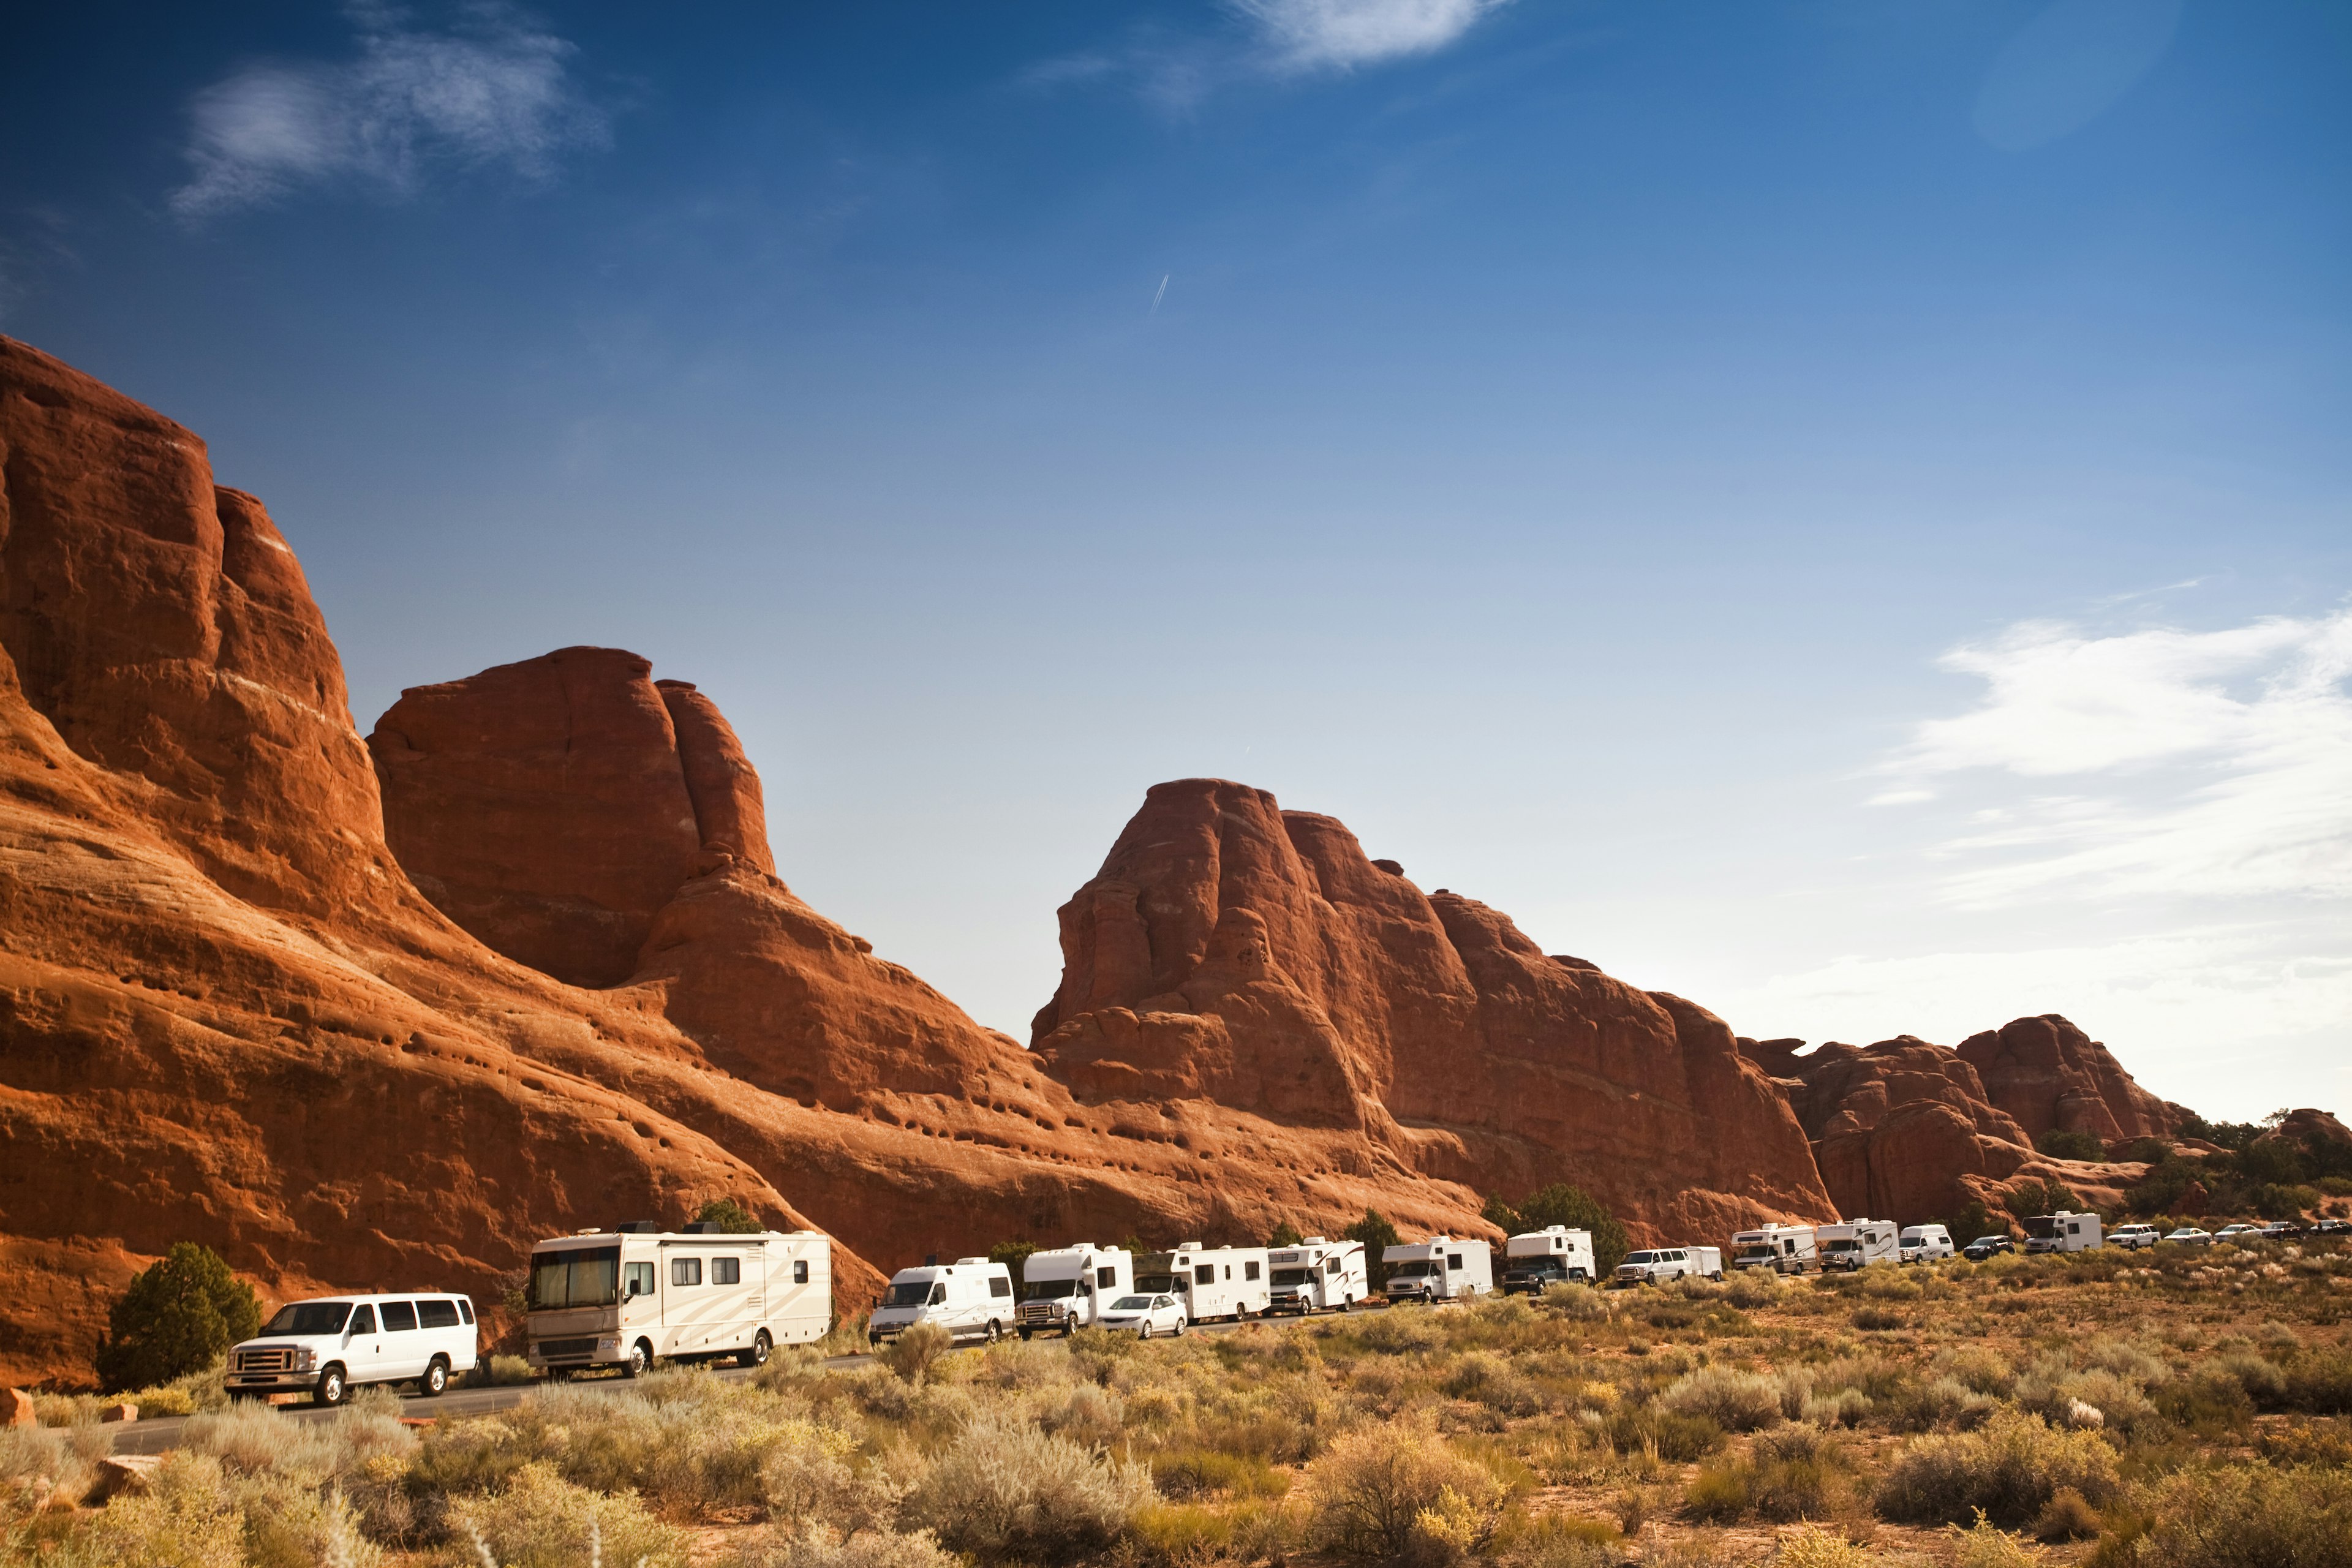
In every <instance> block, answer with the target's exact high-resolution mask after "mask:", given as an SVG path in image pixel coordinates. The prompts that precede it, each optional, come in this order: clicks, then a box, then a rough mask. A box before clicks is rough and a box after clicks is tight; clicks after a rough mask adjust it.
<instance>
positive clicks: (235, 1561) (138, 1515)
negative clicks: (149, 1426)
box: [37, 1451, 246, 1568]
mask: <svg viewBox="0 0 2352 1568" xmlns="http://www.w3.org/2000/svg"><path fill="white" fill-rule="evenodd" d="M37 1561H53V1562H57V1563H59V1564H60V1568H63V1564H67V1563H69V1564H71V1568H243V1565H244V1563H245V1561H246V1557H245V1520H244V1515H243V1513H242V1511H241V1510H239V1509H238V1508H237V1506H236V1499H235V1496H234V1494H233V1493H232V1491H231V1489H230V1486H229V1481H228V1478H227V1477H226V1476H225V1475H224V1474H223V1473H222V1471H221V1466H220V1461H219V1460H218V1459H215V1458H212V1457H211V1456H210V1455H206V1454H191V1453H187V1452H184V1451H175V1452H173V1453H171V1454H168V1455H166V1456H165V1457H164V1459H163V1463H162V1464H161V1465H158V1466H157V1467H156V1468H155V1472H154V1474H153V1476H152V1477H151V1478H150V1479H149V1482H148V1485H147V1487H146V1489H144V1490H142V1491H138V1492H132V1493H130V1494H128V1495H125V1496H122V1497H119V1498H116V1499H115V1500H113V1501H111V1502H110V1503H109V1504H108V1505H107V1506H106V1507H104V1508H102V1509H100V1510H98V1511H97V1513H96V1514H95V1515H94V1516H92V1518H91V1519H90V1521H89V1524H88V1525H86V1526H84V1527H83V1528H82V1529H80V1530H79V1531H76V1532H75V1534H74V1536H73V1538H72V1539H71V1540H69V1541H68V1542H64V1543H61V1548H60V1551H59V1552H58V1553H57V1554H55V1555H54V1556H53V1557H50V1558H47V1559H37Z"/></svg>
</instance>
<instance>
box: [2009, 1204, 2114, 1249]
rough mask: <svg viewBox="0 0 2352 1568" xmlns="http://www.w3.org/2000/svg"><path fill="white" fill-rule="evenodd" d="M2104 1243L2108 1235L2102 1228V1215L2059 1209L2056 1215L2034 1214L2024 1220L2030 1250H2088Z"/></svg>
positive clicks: (2026, 1239)
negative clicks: (2100, 1218) (2100, 1220)
mask: <svg viewBox="0 0 2352 1568" xmlns="http://www.w3.org/2000/svg"><path fill="white" fill-rule="evenodd" d="M2105 1245H2106V1238H2105V1237H2104V1236H2102V1235H2101V1234H2100V1231H2099V1216H2098V1215H2095V1214H2076V1213H2075V1212H2074V1210H2072V1209H2060V1210H2059V1211H2058V1212H2057V1213H2056V1214H2038V1215H2034V1216H2033V1217H2032V1219H2029V1220H2027V1221H2026V1222H2025V1250H2026V1251H2028V1252H2087V1251H2088V1250H2090V1249H2091V1248H2092V1247H2104V1246H2105Z"/></svg>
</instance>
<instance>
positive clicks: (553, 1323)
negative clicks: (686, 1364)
mask: <svg viewBox="0 0 2352 1568" xmlns="http://www.w3.org/2000/svg"><path fill="white" fill-rule="evenodd" d="M524 1306H525V1308H526V1309H527V1310H526V1314H525V1319H524V1321H525V1325H526V1327H527V1329H528V1331H529V1333H530V1354H529V1357H528V1359H529V1360H530V1364H531V1365H533V1366H535V1367H541V1368H544V1369H545V1370H546V1371H547V1373H549V1374H550V1375H551V1376H553V1377H569V1376H570V1375H571V1374H572V1373H575V1372H580V1371H583V1370H585V1369H587V1368H590V1367H599V1366H616V1367H618V1368H620V1369H621V1375H622V1376H624V1377H635V1376H636V1375H637V1374H638V1373H641V1372H643V1371H645V1370H646V1368H647V1367H649V1366H651V1365H652V1364H653V1363H655V1362H656V1360H669V1361H709V1360H713V1359H716V1358H718V1357H720V1356H732V1357H734V1358H735V1360H736V1362H737V1363H738V1364H740V1365H743V1366H757V1365H759V1364H760V1363H761V1362H764V1361H766V1360H767V1359H768V1352H769V1351H770V1350H771V1349H772V1348H773V1347H774V1346H777V1345H790V1344H808V1343H812V1342H814V1341H817V1340H821V1339H823V1338H824V1336H825V1332H826V1331H827V1330H829V1329H830V1328H831V1327H832V1325H833V1243H832V1242H831V1240H829V1239H828V1238H827V1237H824V1235H823V1234H821V1233H820V1232H817V1231H814V1230H795V1231H790V1232H785V1231H775V1230H771V1231H755V1232H752V1233H751V1234H749V1235H734V1234H729V1233H726V1232H721V1231H717V1230H707V1229H704V1228H702V1227H701V1226H687V1227H686V1228H685V1229H684V1230H664V1229H662V1228H661V1227H660V1226H658V1225H656V1224H655V1223H654V1222H653V1221H651V1220H636V1221H633V1222H631V1223H629V1224H625V1225H622V1226H617V1227H615V1228H614V1229H612V1230H583V1231H581V1232H580V1233H579V1234H577V1235H575V1236H563V1237H555V1238H553V1239H552V1240H549V1241H542V1242H541V1243H540V1244H539V1245H538V1246H536V1247H532V1248H531V1249H530V1284H529V1285H528V1286H526V1287H525V1289H524Z"/></svg>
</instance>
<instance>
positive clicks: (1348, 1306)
mask: <svg viewBox="0 0 2352 1568" xmlns="http://www.w3.org/2000/svg"><path fill="white" fill-rule="evenodd" d="M1355 1305H1356V1299H1355V1298H1354V1297H1353V1296H1342V1297H1340V1298H1339V1310H1341V1311H1343V1312H1346V1311H1351V1310H1354V1308H1355Z"/></svg>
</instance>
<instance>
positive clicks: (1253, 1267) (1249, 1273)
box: [1242, 1258, 1257, 1279]
mask: <svg viewBox="0 0 2352 1568" xmlns="http://www.w3.org/2000/svg"><path fill="white" fill-rule="evenodd" d="M1242 1278H1243V1279H1256V1278H1257V1262H1256V1260H1255V1258H1253V1259H1252V1260H1251V1261H1249V1262H1247V1263H1244V1264H1243V1265H1242Z"/></svg>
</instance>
